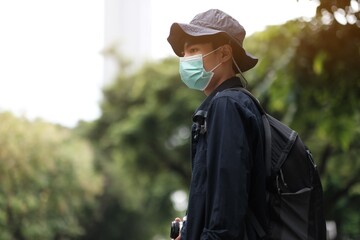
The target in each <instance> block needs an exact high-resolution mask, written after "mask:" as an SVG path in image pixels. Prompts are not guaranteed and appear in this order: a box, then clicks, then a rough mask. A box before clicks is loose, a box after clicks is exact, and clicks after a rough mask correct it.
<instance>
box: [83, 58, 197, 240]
mask: <svg viewBox="0 0 360 240" xmlns="http://www.w3.org/2000/svg"><path fill="white" fill-rule="evenodd" d="M177 67H178V66H177V60H176V59H164V60H162V61H160V62H157V63H151V64H150V63H149V64H147V65H145V66H144V67H143V68H142V69H141V70H140V71H138V72H136V73H135V74H132V75H129V74H122V72H120V74H119V76H118V78H117V79H116V81H114V82H113V83H112V84H111V85H109V86H107V87H106V88H105V89H104V101H103V102H102V105H101V109H102V115H101V117H100V118H99V119H98V120H97V121H96V122H95V124H94V127H93V129H92V131H91V134H90V138H91V139H92V140H93V142H94V143H95V144H96V145H97V147H98V149H99V153H100V155H99V161H98V167H99V169H101V171H103V172H104V174H105V175H106V177H107V185H106V194H105V195H104V196H103V197H104V199H107V201H104V202H103V204H104V205H103V208H102V211H101V213H100V215H101V216H103V217H104V216H108V217H107V219H106V220H105V219H104V220H105V221H106V224H104V225H98V229H97V230H95V231H97V232H98V233H99V232H101V233H103V232H104V229H106V228H110V227H111V228H112V229H116V232H112V233H111V236H110V233H109V235H108V238H107V239H116V238H115V237H117V239H119V238H121V239H122V238H128V239H139V238H146V239H150V238H151V237H153V236H155V235H157V234H160V235H162V236H167V235H168V232H169V221H170V220H171V219H169V217H170V216H175V213H174V209H173V206H172V203H171V201H170V196H171V194H172V193H173V192H174V191H175V190H178V189H186V188H187V185H188V181H189V179H190V163H189V161H188V157H189V155H188V154H189V151H190V146H189V141H188V140H189V135H190V131H191V129H190V125H191V115H192V112H193V110H194V109H195V107H196V104H197V103H198V102H199V101H200V99H202V98H203V94H202V93H197V92H191V91H188V89H186V87H185V86H184V85H183V84H182V83H181V81H180V79H179V76H178V69H177ZM110 202H112V203H114V204H115V205H114V204H113V205H112V204H110ZM114 207H116V208H117V209H118V210H119V209H122V210H121V211H120V212H118V213H115V210H114ZM125 211H128V212H127V213H128V214H129V216H133V217H130V219H129V217H128V215H126V212H125ZM181 214H183V213H181ZM120 223H122V224H120ZM164 223H166V224H164ZM105 232H106V231H105ZM89 235H91V236H96V233H91V234H89ZM94 238H95V237H94Z"/></svg>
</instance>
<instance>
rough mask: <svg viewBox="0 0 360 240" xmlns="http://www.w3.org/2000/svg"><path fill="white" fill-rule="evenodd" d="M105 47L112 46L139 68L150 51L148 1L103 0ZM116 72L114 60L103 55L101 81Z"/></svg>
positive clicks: (149, 5)
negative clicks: (102, 76)
mask: <svg viewBox="0 0 360 240" xmlns="http://www.w3.org/2000/svg"><path fill="white" fill-rule="evenodd" d="M104 16H105V21H104V24H105V26H104V29H105V30H104V31H105V32H104V36H105V37H104V44H105V46H104V47H105V49H108V48H112V47H115V49H116V50H117V52H118V53H119V54H120V55H121V56H122V57H125V58H126V59H129V60H130V61H131V62H132V63H133V65H132V67H133V68H132V69H135V68H137V67H139V66H140V65H141V64H142V63H143V62H144V61H145V60H146V59H148V58H149V57H150V54H151V1H150V0H105V14H104ZM118 71H119V69H118V67H117V65H116V61H114V59H110V58H107V57H105V59H104V82H105V83H107V82H109V81H111V80H113V78H114V77H115V75H116V73H117V72H118Z"/></svg>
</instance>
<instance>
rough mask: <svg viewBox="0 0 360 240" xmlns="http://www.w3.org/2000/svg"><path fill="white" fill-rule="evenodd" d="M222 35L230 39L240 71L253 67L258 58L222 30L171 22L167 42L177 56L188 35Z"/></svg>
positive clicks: (180, 53)
mask: <svg viewBox="0 0 360 240" xmlns="http://www.w3.org/2000/svg"><path fill="white" fill-rule="evenodd" d="M212 35H224V36H225V37H227V38H228V39H230V40H231V41H230V42H231V47H232V49H233V56H234V59H235V61H236V63H237V65H238V66H239V68H240V70H241V71H242V72H245V71H247V70H249V69H251V68H253V67H254V66H255V65H256V64H257V62H258V59H257V58H256V57H254V56H252V55H251V54H250V53H248V52H246V51H245V49H244V48H243V47H242V44H241V43H239V41H238V40H237V39H235V38H233V37H232V36H230V35H229V34H227V33H226V32H224V31H220V30H216V29H211V28H205V27H201V26H197V25H193V24H184V23H173V24H172V25H171V28H170V34H169V37H168V39H167V40H168V42H169V43H170V45H171V47H172V49H173V50H174V52H175V54H176V55H177V56H179V57H181V56H182V53H183V51H184V44H185V41H186V39H188V38H189V37H200V36H212Z"/></svg>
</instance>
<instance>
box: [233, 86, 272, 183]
mask: <svg viewBox="0 0 360 240" xmlns="http://www.w3.org/2000/svg"><path fill="white" fill-rule="evenodd" d="M233 89H238V90H240V91H242V92H243V93H245V94H246V95H248V96H249V97H250V98H251V99H252V100H253V102H254V103H255V104H256V106H257V108H258V110H259V111H260V113H261V115H262V121H263V125H264V134H265V165H266V174H267V176H268V177H270V176H271V145H272V143H271V128H270V123H269V119H268V115H267V113H266V112H265V110H264V108H263V107H262V106H261V104H260V102H259V100H258V99H257V98H256V97H255V96H254V95H252V93H251V92H249V91H248V90H247V89H245V88H242V87H239V88H233Z"/></svg>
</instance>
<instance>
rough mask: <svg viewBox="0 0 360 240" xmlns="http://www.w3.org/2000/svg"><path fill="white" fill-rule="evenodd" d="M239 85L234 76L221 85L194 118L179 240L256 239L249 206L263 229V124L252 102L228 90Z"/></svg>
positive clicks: (264, 214) (264, 173)
mask: <svg viewBox="0 0 360 240" xmlns="http://www.w3.org/2000/svg"><path fill="white" fill-rule="evenodd" d="M240 86H241V84H240V79H239V78H237V77H234V78H231V79H229V80H227V81H225V82H224V83H223V84H221V85H220V86H219V87H218V88H217V89H216V90H215V91H214V92H213V93H212V94H211V95H210V96H208V97H207V98H206V99H205V100H204V102H203V103H202V104H201V105H200V107H199V108H198V109H197V110H196V112H195V114H194V120H195V122H194V124H193V128H192V179H191V185H190V193H189V204H188V211H187V221H186V222H185V224H184V227H183V229H182V238H181V239H182V240H199V239H201V240H205V239H206V240H210V239H221V240H230V239H249V240H252V239H259V238H258V237H257V236H256V233H255V232H254V230H253V228H252V225H251V224H249V222H248V221H247V218H246V216H247V215H246V213H247V210H248V207H249V206H250V207H251V209H252V210H253V212H254V214H255V216H256V217H257V219H258V220H259V221H260V224H262V225H263V226H265V223H266V193H265V187H266V186H265V179H266V172H265V162H264V151H263V149H264V146H263V144H264V140H263V139H264V134H263V124H262V119H261V114H260V112H259V111H258V110H257V108H256V105H255V104H254V102H253V101H252V100H251V99H250V98H249V97H248V96H247V95H246V94H244V93H243V92H241V91H238V90H235V89H231V88H236V87H240ZM229 88H230V89H229ZM203 117H204V118H206V120H205V121H204V122H202V120H204V119H203ZM245 235H247V238H245Z"/></svg>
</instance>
